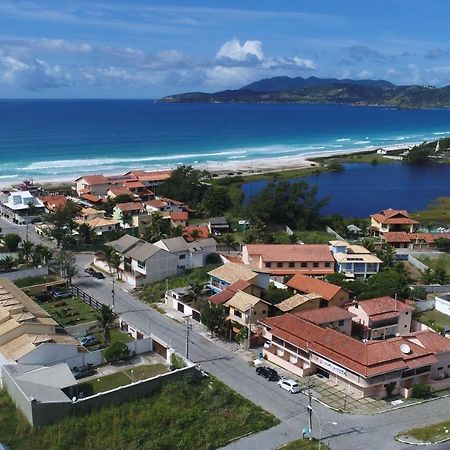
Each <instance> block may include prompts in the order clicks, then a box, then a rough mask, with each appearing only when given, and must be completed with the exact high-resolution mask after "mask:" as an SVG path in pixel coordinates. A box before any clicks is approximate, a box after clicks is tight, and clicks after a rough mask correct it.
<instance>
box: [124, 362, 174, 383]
mask: <svg viewBox="0 0 450 450" xmlns="http://www.w3.org/2000/svg"><path fill="white" fill-rule="evenodd" d="M131 370H133V375H131ZM167 372H169V369H168V368H167V367H166V366H165V365H164V364H151V365H150V364H144V365H142V366H137V367H134V368H133V369H128V370H125V373H126V374H127V375H128V376H129V377H130V378H132V379H133V380H134V381H139V380H145V379H147V378H152V377H156V375H161V374H163V373H167Z"/></svg>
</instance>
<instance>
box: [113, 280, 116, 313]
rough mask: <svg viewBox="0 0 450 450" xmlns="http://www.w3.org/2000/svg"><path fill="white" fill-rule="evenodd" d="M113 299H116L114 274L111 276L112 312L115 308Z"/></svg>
mask: <svg viewBox="0 0 450 450" xmlns="http://www.w3.org/2000/svg"><path fill="white" fill-rule="evenodd" d="M115 299H116V290H115V284H114V273H113V274H112V309H113V311H114V308H115Z"/></svg>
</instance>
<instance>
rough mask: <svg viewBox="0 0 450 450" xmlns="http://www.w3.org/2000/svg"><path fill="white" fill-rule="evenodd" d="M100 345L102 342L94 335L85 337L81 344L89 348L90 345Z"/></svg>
mask: <svg viewBox="0 0 450 450" xmlns="http://www.w3.org/2000/svg"><path fill="white" fill-rule="evenodd" d="M99 343H100V341H99V340H98V339H97V337H96V336H94V335H92V334H90V335H88V336H84V337H82V338H81V339H80V344H81V345H84V346H85V347H89V346H90V345H96V344H99Z"/></svg>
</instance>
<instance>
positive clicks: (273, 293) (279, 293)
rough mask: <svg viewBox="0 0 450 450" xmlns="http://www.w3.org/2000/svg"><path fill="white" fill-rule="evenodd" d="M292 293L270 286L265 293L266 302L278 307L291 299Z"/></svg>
mask: <svg viewBox="0 0 450 450" xmlns="http://www.w3.org/2000/svg"><path fill="white" fill-rule="evenodd" d="M291 295H292V294H291V293H290V292H289V291H288V290H287V289H280V288H277V287H276V286H275V285H274V284H270V285H269V287H268V288H267V289H266V291H265V293H264V300H266V301H268V302H269V303H272V305H276V304H278V303H280V302H282V301H283V300H286V299H287V298H289V297H291Z"/></svg>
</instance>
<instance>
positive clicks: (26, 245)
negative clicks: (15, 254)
mask: <svg viewBox="0 0 450 450" xmlns="http://www.w3.org/2000/svg"><path fill="white" fill-rule="evenodd" d="M33 250H34V244H33V243H32V242H30V241H23V242H22V244H21V246H20V254H21V256H23V258H24V259H25V261H26V262H29V261H30V260H31V255H32V253H33Z"/></svg>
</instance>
